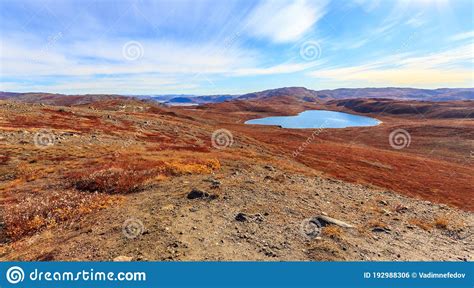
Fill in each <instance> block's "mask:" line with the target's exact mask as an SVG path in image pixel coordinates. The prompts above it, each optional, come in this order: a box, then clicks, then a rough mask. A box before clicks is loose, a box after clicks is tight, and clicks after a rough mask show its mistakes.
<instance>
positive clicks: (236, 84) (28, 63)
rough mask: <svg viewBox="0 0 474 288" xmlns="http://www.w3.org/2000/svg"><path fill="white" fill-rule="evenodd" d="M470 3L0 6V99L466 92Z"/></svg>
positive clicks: (88, 0)
mask: <svg viewBox="0 0 474 288" xmlns="http://www.w3.org/2000/svg"><path fill="white" fill-rule="evenodd" d="M473 11H474V1H472V0H399V1H390V0H371V1H370V0H352V1H350V0H349V1H344V0H332V1H330V0H311V1H304V0H294V1H285V0H273V1H251V0H242V1H234V0H209V1H207V0H194V1H185V0H174V1H172V0H167V1H144V0H116V1H111V0H95V1H92V0H80V1H67V0H52V1H50V0H33V1H22V0H0V40H1V46H0V76H1V78H0V91H15V92H39V91H41V92H52V93H65V94H85V93H113V94H127V95H138V94H143V95H158V94H199V95H208V94H243V93H248V92H254V91H260V90H265V89H271V88H278V87H288V86H304V87H307V88H310V89H315V90H322V89H335V88H357V87H415V88H441V87H474V69H473V68H474V16H473Z"/></svg>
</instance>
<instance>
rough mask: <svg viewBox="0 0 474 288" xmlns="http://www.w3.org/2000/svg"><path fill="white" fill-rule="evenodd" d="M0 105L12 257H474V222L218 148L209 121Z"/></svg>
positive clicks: (253, 147) (1, 168) (444, 209)
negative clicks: (122, 187)
mask: <svg viewBox="0 0 474 288" xmlns="http://www.w3.org/2000/svg"><path fill="white" fill-rule="evenodd" d="M0 104H2V105H4V106H2V110H1V112H2V113H1V114H0V115H1V116H2V117H1V118H0V134H1V138H0V145H1V146H2V153H1V155H0V156H1V157H0V160H1V161H0V192H1V199H0V200H1V202H0V205H1V206H0V207H1V208H2V210H1V211H2V215H1V216H2V219H0V220H2V221H1V223H0V224H1V226H2V233H1V235H0V236H2V240H3V243H2V244H0V258H1V259H3V260H114V259H115V260H122V261H128V260H268V261H280V260H401V261H402V260H409V261H414V260H453V261H472V260H473V257H472V255H473V253H472V251H473V250H474V238H473V237H472V233H473V232H474V228H473V227H472V223H474V214H473V213H472V212H469V211H467V210H462V209H459V208H456V207H452V206H447V205H444V204H435V203H432V202H429V201H425V200H421V199H415V198H409V197H406V196H402V195H400V194H398V193H396V192H393V191H389V190H387V189H385V188H379V187H376V186H372V185H370V184H351V183H348V182H344V181H341V180H337V179H334V178H331V177H329V176H327V175H326V176H324V175H323V173H321V171H319V170H318V169H314V168H311V167H308V166H305V165H304V164H302V163H299V162H298V161H295V160H294V159H293V158H291V157H287V156H285V155H283V154H279V153H277V152H275V149H274V147H269V146H267V145H266V144H265V143H264V142H260V141H258V140H256V139H255V138H252V137H249V136H245V134H236V135H235V138H234V139H233V142H232V145H228V146H226V147H219V148H216V147H215V145H214V146H213V145H212V143H211V142H212V141H211V135H212V133H213V132H214V131H215V130H216V127H218V126H216V125H215V123H212V122H210V121H209V120H208V119H206V120H205V119H196V118H193V117H192V116H186V115H180V114H179V113H177V114H173V113H171V112H173V111H169V110H167V109H165V108H162V107H154V106H153V105H151V106H147V105H144V104H141V103H135V104H133V103H132V104H130V103H129V104H127V107H123V106H121V105H118V106H117V109H115V110H114V109H108V110H104V109H103V108H100V107H98V106H93V107H89V106H87V105H85V106H84V107H57V106H42V105H38V104H35V105H32V104H21V103H10V102H3V103H0ZM101 105H102V104H101ZM134 105H135V106H134ZM103 106H106V107H111V106H110V105H103ZM138 107H141V108H138ZM42 129H48V131H49V132H48V133H49V134H47V135H49V136H48V137H52V138H53V141H52V145H46V146H47V147H38V145H37V143H36V144H35V139H36V141H38V137H37V136H36V135H37V133H38V131H41V130H42ZM51 135H52V136H51ZM48 139H49V138H46V140H45V139H43V141H46V144H48V143H49V142H48V141H50V140H48ZM124 159H125V160H126V161H125V162H127V163H132V164H136V165H137V166H133V167H138V168H133V169H138V170H133V169H132V168H130V167H128V166H118V164H120V163H121V161H122V160H124ZM91 160H94V161H95V162H91ZM138 160H140V161H138ZM143 161H145V162H143ZM146 161H148V162H146ZM111 163H112V164H114V163H115V164H114V165H115V166H114V165H112V164H111ZM99 164H100V165H99ZM138 164H140V165H141V166H140V165H138ZM145 164H146V165H145ZM103 165H112V166H111V167H109V166H103ZM160 165H161V166H160ZM157 166H160V169H161V168H163V169H161V170H159V171H158V172H157V171H155V170H156V169H155V168H156V167H157ZM95 167H97V168H95ZM88 169H92V170H88ZM130 169H132V170H133V171H132V172H133V173H135V172H137V171H138V172H142V171H145V172H146V176H147V178H136V179H140V181H142V182H140V183H138V184H139V185H138V184H137V185H138V186H136V187H135V186H133V187H132V186H130V187H132V188H133V189H132V188H131V189H130V190H126V193H118V192H121V191H123V190H120V189H118V188H117V186H116V185H115V184H114V183H109V182H106V183H102V182H100V183H99V184H103V185H105V188H108V190H107V189H106V190H104V191H105V192H101V191H102V190H101V189H102V188H103V187H102V186H94V187H95V189H96V190H99V191H84V185H77V183H81V184H84V181H86V180H87V181H92V180H91V179H93V180H94V181H97V182H98V181H99V180H101V179H100V178H93V177H92V176H91V175H96V174H97V173H99V172H100V173H102V172H103V171H107V173H112V172H114V171H120V173H124V174H119V175H121V176H124V175H125V176H124V177H130V179H135V178H134V177H136V174H133V173H132V174H126V173H130ZM170 169H171V170H170ZM80 171H86V172H87V173H88V174H90V175H88V176H90V177H86V176H87V175H86V176H84V175H83V174H77V173H80ZM72 172H74V173H76V174H73V176H74V177H82V178H80V180H81V181H82V182H78V181H76V182H74V183H75V184H76V185H72V186H71V183H70V181H72V180H76V178H72V177H73V176H71V173H72ZM138 172H137V173H138ZM77 175H79V176H77ZM100 175H102V174H100ZM105 175H112V176H111V177H116V174H105ZM140 175H141V174H140ZM150 175H151V176H150ZM121 178H123V177H121ZM121 178H117V179H118V180H117V181H118V183H122V182H121V181H122V180H120V179H121ZM71 179H72V180H71ZM113 179H116V178H113ZM101 181H102V180H101ZM124 183H125V184H126V185H129V184H130V183H128V182H124ZM87 184H91V183H89V182H87ZM93 184H97V183H96V182H93ZM87 188H90V186H87ZM135 188H137V189H135ZM81 189H82V190H81ZM78 202H81V203H82V202H83V204H81V205H78V204H77V203H78ZM99 203H100V205H99ZM32 211H33V212H32ZM78 211H80V212H78ZM15 213H17V214H18V213H21V214H22V215H26V216H25V217H23V218H21V217H20V218H18V217H13V216H12V215H13V214H15ZM321 216H322V217H321ZM318 217H319V218H318ZM324 217H330V218H333V219H335V220H339V221H342V222H343V223H340V222H338V221H329V222H327V221H325V220H324V219H326V220H327V218H324ZM330 222H333V223H330ZM12 227H17V229H16V230H14V229H12Z"/></svg>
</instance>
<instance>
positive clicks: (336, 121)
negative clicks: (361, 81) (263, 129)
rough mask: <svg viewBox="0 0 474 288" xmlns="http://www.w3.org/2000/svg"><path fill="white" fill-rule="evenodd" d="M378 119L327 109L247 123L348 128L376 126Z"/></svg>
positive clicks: (292, 126)
mask: <svg viewBox="0 0 474 288" xmlns="http://www.w3.org/2000/svg"><path fill="white" fill-rule="evenodd" d="M380 123H381V122H380V121H379V120H377V119H374V118H370V117H365V116H359V115H353V114H348V113H343V112H335V111H327V110H308V111H304V112H301V113H300V114H298V115H296V116H275V117H265V118H260V119H253V120H248V121H246V122H245V124H258V125H279V126H281V127H283V128H300V129H303V128H346V127H366V126H376V125H378V124H380Z"/></svg>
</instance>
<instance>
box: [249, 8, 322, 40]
mask: <svg viewBox="0 0 474 288" xmlns="http://www.w3.org/2000/svg"><path fill="white" fill-rule="evenodd" d="M326 5H327V1H326V0H322V1H306V0H296V1H269V0H265V1H263V2H262V3H260V4H259V6H258V7H256V8H255V10H254V11H253V12H252V14H251V15H250V16H249V18H248V20H247V21H248V24H247V26H248V31H249V32H250V33H251V34H253V35H254V36H257V37H262V38H267V39H270V40H272V41H274V42H291V41H296V40H298V39H299V38H300V37H302V36H303V35H304V34H305V33H306V32H308V31H309V30H310V29H311V28H312V27H313V25H314V24H315V23H316V22H317V21H318V20H319V19H321V18H322V17H323V16H324V14H325V13H326Z"/></svg>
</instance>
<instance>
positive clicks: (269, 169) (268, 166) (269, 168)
mask: <svg viewBox="0 0 474 288" xmlns="http://www.w3.org/2000/svg"><path fill="white" fill-rule="evenodd" d="M263 168H265V169H267V170H268V171H275V170H276V169H275V167H273V166H271V165H265V166H264V167H263Z"/></svg>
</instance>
